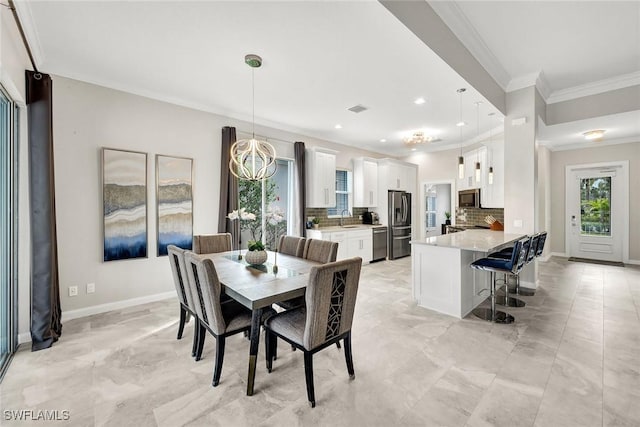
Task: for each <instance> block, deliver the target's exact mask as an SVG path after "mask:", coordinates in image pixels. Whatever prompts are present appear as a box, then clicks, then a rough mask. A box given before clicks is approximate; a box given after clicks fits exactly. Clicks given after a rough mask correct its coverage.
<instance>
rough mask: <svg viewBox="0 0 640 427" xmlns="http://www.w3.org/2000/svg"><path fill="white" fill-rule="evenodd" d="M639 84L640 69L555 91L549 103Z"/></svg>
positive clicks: (548, 100)
mask: <svg viewBox="0 0 640 427" xmlns="http://www.w3.org/2000/svg"><path fill="white" fill-rule="evenodd" d="M637 85H640V71H636V72H634V73H629V74H623V75H620V76H616V77H611V78H609V79H604V80H598V81H595V82H591V83H586V84H583V85H579V86H574V87H570V88H566V89H561V90H557V91H554V92H553V93H551V95H550V96H549V98H548V99H547V104H555V103H557V102H562V101H568V100H570V99H576V98H582V97H584V96H589V95H597V94H599V93H604V92H609V91H612V90H616V89H623V88H625V87H629V86H637Z"/></svg>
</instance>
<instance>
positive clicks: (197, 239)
mask: <svg viewBox="0 0 640 427" xmlns="http://www.w3.org/2000/svg"><path fill="white" fill-rule="evenodd" d="M230 250H231V233H220V234H200V235H195V236H193V252H195V253H197V254H214V253H218V252H228V251H230Z"/></svg>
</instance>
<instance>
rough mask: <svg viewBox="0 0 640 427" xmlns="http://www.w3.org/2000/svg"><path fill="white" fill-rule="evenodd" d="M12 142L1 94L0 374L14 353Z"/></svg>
mask: <svg viewBox="0 0 640 427" xmlns="http://www.w3.org/2000/svg"><path fill="white" fill-rule="evenodd" d="M11 141H12V139H11V103H10V101H9V100H8V99H7V98H6V97H5V96H4V95H3V94H2V92H0V372H2V371H3V369H2V368H3V365H4V362H5V361H6V360H7V357H8V355H9V352H10V351H11V348H10V336H11V335H10V334H11V323H10V320H11V316H10V311H11V310H10V308H11V301H10V287H11V284H12V277H11V276H12V274H11V272H12V265H11V263H12V258H11V251H10V249H11V248H10V245H11V243H10V242H11V240H12V239H10V238H9V237H10V236H11V216H10V215H11V214H10V212H11V210H10V207H11V191H10V186H11V173H12V167H11Z"/></svg>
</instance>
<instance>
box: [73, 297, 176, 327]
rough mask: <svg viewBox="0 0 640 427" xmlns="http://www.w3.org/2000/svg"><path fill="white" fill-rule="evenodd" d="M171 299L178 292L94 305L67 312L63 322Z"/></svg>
mask: <svg viewBox="0 0 640 427" xmlns="http://www.w3.org/2000/svg"><path fill="white" fill-rule="evenodd" d="M169 298H176V291H171V292H163V293H161V294H154V295H147V296H144V297H138V298H131V299H126V300H122V301H115V302H109V303H106V304H99V305H92V306H91V307H84V308H78V309H76V310H67V311H63V312H62V322H65V321H67V320H73V319H79V318H81V317H86V316H92V315H94V314H100V313H105V312H107V311H113V310H119V309H121V308H127V307H133V306H135V305H140V304H146V303H149V302H155V301H162V300H165V299H169Z"/></svg>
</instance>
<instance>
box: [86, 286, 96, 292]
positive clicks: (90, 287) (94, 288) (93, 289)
mask: <svg viewBox="0 0 640 427" xmlns="http://www.w3.org/2000/svg"><path fill="white" fill-rule="evenodd" d="M95 291H96V284H95V283H87V293H88V294H92V293H94V292H95Z"/></svg>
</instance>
